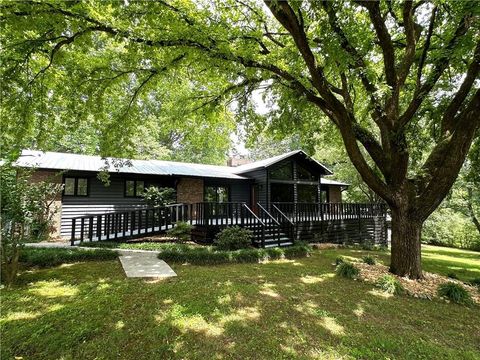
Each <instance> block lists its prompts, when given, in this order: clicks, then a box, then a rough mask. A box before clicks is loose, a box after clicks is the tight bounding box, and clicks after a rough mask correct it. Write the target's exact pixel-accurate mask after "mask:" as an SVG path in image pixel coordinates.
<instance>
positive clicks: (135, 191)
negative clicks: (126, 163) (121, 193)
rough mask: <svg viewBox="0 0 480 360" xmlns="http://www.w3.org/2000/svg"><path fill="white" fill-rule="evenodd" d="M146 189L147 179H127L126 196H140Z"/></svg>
mask: <svg viewBox="0 0 480 360" xmlns="http://www.w3.org/2000/svg"><path fill="white" fill-rule="evenodd" d="M144 191H145V181H143V180H125V197H140V196H142V194H143V192H144Z"/></svg>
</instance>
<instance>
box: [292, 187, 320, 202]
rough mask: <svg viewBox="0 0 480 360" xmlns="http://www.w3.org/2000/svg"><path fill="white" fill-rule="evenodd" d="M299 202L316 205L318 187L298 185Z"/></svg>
mask: <svg viewBox="0 0 480 360" xmlns="http://www.w3.org/2000/svg"><path fill="white" fill-rule="evenodd" d="M297 196H298V202H301V203H316V202H317V199H318V186H317V185H304V184H298V185H297Z"/></svg>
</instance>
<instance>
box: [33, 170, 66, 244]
mask: <svg viewBox="0 0 480 360" xmlns="http://www.w3.org/2000/svg"><path fill="white" fill-rule="evenodd" d="M40 181H49V182H53V183H55V184H62V175H61V174H59V173H58V172H55V171H48V170H36V171H35V172H34V173H33V174H32V176H31V177H30V182H32V183H36V182H40ZM53 208H54V211H55V215H54V216H53V227H52V231H51V233H50V237H51V238H53V239H58V238H60V225H61V218H62V193H61V192H60V193H59V194H58V195H57V197H56V198H55V201H54V203H53Z"/></svg>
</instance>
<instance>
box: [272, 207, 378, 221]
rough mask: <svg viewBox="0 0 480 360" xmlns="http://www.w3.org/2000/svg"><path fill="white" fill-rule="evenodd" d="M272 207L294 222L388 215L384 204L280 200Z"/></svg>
mask: <svg viewBox="0 0 480 360" xmlns="http://www.w3.org/2000/svg"><path fill="white" fill-rule="evenodd" d="M272 209H274V210H276V211H280V212H282V213H283V215H284V216H286V217H287V218H288V219H290V220H291V221H292V222H294V223H298V222H302V221H325V220H346V219H369V218H373V217H384V216H386V206H385V205H384V204H361V203H292V202H278V203H272Z"/></svg>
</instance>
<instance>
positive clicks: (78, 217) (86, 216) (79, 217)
mask: <svg viewBox="0 0 480 360" xmlns="http://www.w3.org/2000/svg"><path fill="white" fill-rule="evenodd" d="M183 205H185V204H184V203H179V204H168V205H164V206H142V205H141V206H140V207H138V208H130V209H126V210H120V211H107V212H102V213H89V214H85V215H82V216H75V217H72V218H69V219H70V220H73V219H75V220H78V219H82V218H89V217H92V216H98V215H111V214H123V213H129V212H132V211H140V210H157V209H165V208H168V207H177V206H183Z"/></svg>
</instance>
